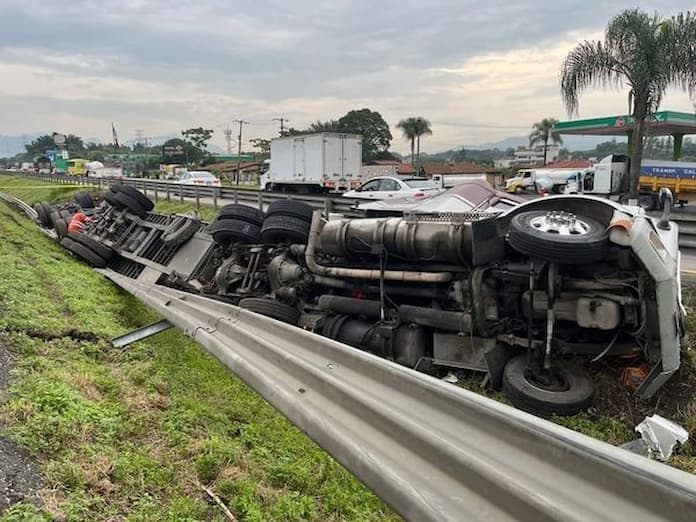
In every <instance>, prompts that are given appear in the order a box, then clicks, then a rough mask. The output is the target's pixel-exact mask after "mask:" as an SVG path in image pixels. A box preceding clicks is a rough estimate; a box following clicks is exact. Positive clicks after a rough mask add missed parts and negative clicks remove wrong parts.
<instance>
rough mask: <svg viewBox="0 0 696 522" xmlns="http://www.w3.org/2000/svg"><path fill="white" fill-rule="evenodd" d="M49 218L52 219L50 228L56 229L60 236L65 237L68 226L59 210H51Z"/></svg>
mask: <svg viewBox="0 0 696 522" xmlns="http://www.w3.org/2000/svg"><path fill="white" fill-rule="evenodd" d="M49 219H50V220H51V227H50V228H52V229H54V230H55V231H56V234H57V235H58V237H63V236H65V235H67V233H68V227H67V226H66V225H65V221H64V220H63V218H62V216H61V215H60V213H59V212H57V211H55V210H54V211H53V212H51V214H50V215H49Z"/></svg>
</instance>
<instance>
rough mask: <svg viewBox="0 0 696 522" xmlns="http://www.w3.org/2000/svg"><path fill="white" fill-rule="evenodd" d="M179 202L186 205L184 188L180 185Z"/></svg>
mask: <svg viewBox="0 0 696 522" xmlns="http://www.w3.org/2000/svg"><path fill="white" fill-rule="evenodd" d="M179 202H180V203H181V204H182V205H183V204H184V186H183V185H179Z"/></svg>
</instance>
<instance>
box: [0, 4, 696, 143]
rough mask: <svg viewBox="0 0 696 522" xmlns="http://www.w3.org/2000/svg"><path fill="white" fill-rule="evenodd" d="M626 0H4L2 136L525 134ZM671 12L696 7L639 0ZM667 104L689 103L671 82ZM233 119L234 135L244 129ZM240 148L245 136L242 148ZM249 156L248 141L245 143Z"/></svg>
mask: <svg viewBox="0 0 696 522" xmlns="http://www.w3.org/2000/svg"><path fill="white" fill-rule="evenodd" d="M634 5H635V4H632V3H631V2H623V1H620V0H612V1H603V0H563V1H562V2H548V1H543V0H517V1H515V2H509V1H506V0H488V1H486V2H480V1H478V0H429V1H423V0H418V1H415V0H399V1H392V0H382V1H374V0H372V1H367V0H316V1H309V0H293V1H291V2H289V1H287V0H255V1H251V0H179V1H177V0H174V1H171V0H170V1H164V0H120V1H110V0H64V1H63V2H48V1H45V0H44V1H39V0H0V13H2V27H1V29H0V115H2V117H0V134H4V135H19V134H23V133H50V132H53V131H56V132H64V133H74V134H78V135H81V136H83V137H85V138H92V137H93V138H98V139H101V140H105V141H107V140H110V139H111V122H112V121H113V122H114V123H115V125H116V127H117V129H118V131H119V134H120V136H121V140H122V141H124V140H128V139H132V138H133V137H134V136H135V133H136V130H137V129H142V130H143V132H144V135H145V136H161V135H173V134H178V133H179V132H180V131H181V130H182V129H185V128H189V127H198V126H204V127H207V128H211V129H213V130H214V137H213V140H212V142H213V143H215V144H216V145H218V146H221V147H224V146H225V140H224V135H223V131H224V129H225V128H226V127H227V126H228V125H230V124H231V125H233V127H234V124H232V121H233V120H237V119H243V120H246V121H249V125H248V126H246V127H245V129H244V141H245V142H247V141H248V139H250V138H258V137H263V138H270V137H274V136H276V135H277V132H278V123H277V122H274V121H273V119H274V118H278V117H281V116H282V117H284V118H287V119H289V120H290V123H289V124H290V125H291V126H293V127H296V128H303V127H306V126H307V125H308V124H309V123H311V122H312V121H315V120H326V119H331V118H335V119H338V118H339V117H340V116H342V115H343V114H345V113H346V112H347V111H348V110H351V109H359V108H363V107H369V108H370V109H372V110H376V111H379V112H380V113H381V114H382V115H383V116H384V118H385V119H386V120H387V122H388V123H389V124H390V125H391V127H392V133H393V135H394V141H393V142H392V149H393V150H396V151H400V152H406V151H407V149H408V143H407V141H406V140H404V139H403V138H402V137H401V135H400V133H399V131H398V130H397V129H395V124H396V123H397V122H398V120H399V119H401V118H405V117H408V116H422V117H425V118H427V119H428V120H430V121H431V123H432V128H433V135H432V136H431V137H427V138H424V139H423V141H422V145H421V148H422V150H424V151H426V152H437V151H442V150H446V149H449V148H452V147H457V146H461V145H478V144H482V143H487V142H495V141H498V140H500V139H503V138H506V137H510V136H524V135H527V134H528V133H529V131H530V127H531V125H532V124H533V123H534V122H535V121H538V120H539V119H541V118H543V117H556V118H558V119H561V120H564V119H567V118H568V115H567V114H566V112H565V110H564V107H563V104H562V101H561V97H560V94H559V93H560V89H559V69H560V65H561V62H562V60H563V57H564V56H565V55H566V54H567V53H568V52H569V51H570V50H572V49H573V47H574V46H575V45H577V43H579V42H580V41H582V40H585V39H598V38H601V36H602V32H603V28H604V26H605V25H606V23H607V21H608V20H609V19H610V18H611V17H612V16H614V15H615V14H617V13H619V12H620V11H621V10H622V9H623V8H627V7H633V6H634ZM641 8H643V9H644V10H646V11H648V12H653V11H659V12H661V13H662V14H665V15H671V14H674V13H676V12H679V11H686V10H687V9H689V8H692V9H693V2H692V1H654V2H644V3H643V4H642V5H641ZM662 108H663V109H671V110H684V111H693V110H694V109H693V104H692V103H690V101H689V99H688V97H687V95H686V94H683V93H680V92H678V91H670V93H669V94H668V96H667V97H666V98H665V100H664V102H663V105H662ZM626 109H627V92H626V90H625V89H624V90H616V91H602V90H600V89H596V90H592V91H588V92H587V94H585V95H583V96H582V98H581V101H580V111H579V116H580V117H594V116H603V115H611V114H618V113H622V112H625V111H626ZM236 132H237V131H236V128H235V131H234V133H235V134H236ZM235 143H236V141H235ZM245 148H246V149H249V148H250V147H249V146H248V145H247V146H246V147H245Z"/></svg>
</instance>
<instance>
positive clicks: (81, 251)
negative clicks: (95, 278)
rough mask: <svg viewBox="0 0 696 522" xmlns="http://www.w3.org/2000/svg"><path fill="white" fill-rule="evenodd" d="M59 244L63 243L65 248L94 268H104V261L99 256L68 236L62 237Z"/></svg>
mask: <svg viewBox="0 0 696 522" xmlns="http://www.w3.org/2000/svg"><path fill="white" fill-rule="evenodd" d="M60 244H61V245H63V247H65V249H67V250H69V251H70V252H72V253H73V254H75V255H76V256H77V257H79V258H80V259H82V260H83V261H86V262H87V263H88V264H90V265H92V266H94V267H96V268H104V267H105V266H106V261H105V260H104V259H103V258H101V257H99V256H98V255H97V254H96V253H95V252H94V251H93V250H90V249H89V248H87V247H86V246H85V245H83V244H81V243H78V242H77V241H73V240H72V239H70V238H69V237H64V238H63V239H61V241H60Z"/></svg>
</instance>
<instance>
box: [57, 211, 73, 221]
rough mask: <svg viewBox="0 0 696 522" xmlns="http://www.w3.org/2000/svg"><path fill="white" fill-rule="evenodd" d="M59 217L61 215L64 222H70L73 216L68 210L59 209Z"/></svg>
mask: <svg viewBox="0 0 696 522" xmlns="http://www.w3.org/2000/svg"><path fill="white" fill-rule="evenodd" d="M59 214H60V217H62V218H63V219H64V220H65V222H66V223H70V222H71V221H72V218H73V216H74V213H73V212H70V211H69V210H61V211H60V212H59Z"/></svg>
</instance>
